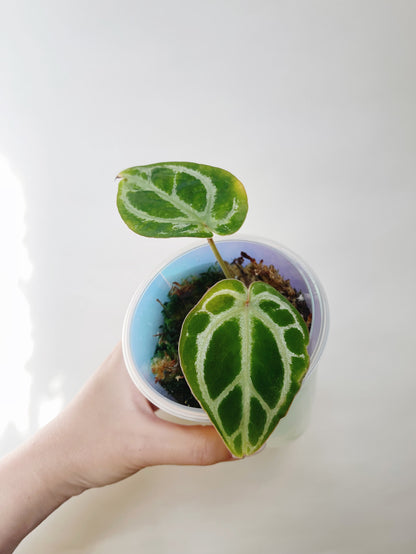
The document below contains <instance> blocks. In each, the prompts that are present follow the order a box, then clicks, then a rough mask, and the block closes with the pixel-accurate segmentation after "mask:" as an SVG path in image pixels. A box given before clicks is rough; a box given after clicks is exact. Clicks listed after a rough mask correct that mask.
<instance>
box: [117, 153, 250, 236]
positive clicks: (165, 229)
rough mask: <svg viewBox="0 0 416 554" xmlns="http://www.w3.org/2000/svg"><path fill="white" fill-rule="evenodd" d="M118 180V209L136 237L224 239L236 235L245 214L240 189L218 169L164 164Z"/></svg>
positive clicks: (135, 169) (139, 168)
mask: <svg viewBox="0 0 416 554" xmlns="http://www.w3.org/2000/svg"><path fill="white" fill-rule="evenodd" d="M118 177H119V179H120V181H119V186H118V195H117V207H118V210H119V212H120V215H121V217H122V219H123V220H124V222H125V223H126V224H127V225H128V227H130V229H132V230H133V231H134V232H135V233H138V234H139V235H144V236H146V237H161V238H163V237H205V238H209V237H212V236H213V234H214V233H216V234H218V235H229V234H232V233H235V232H236V231H238V229H239V228H240V227H241V225H242V224H243V222H244V219H245V217H246V215H247V209H248V205H247V195H246V192H245V189H244V186H243V185H242V183H241V182H240V181H239V180H238V179H237V178H236V177H234V175H232V174H231V173H229V172H228V171H225V170H224V169H220V168H217V167H211V166H208V165H201V164H196V163H191V162H164V163H158V164H151V165H145V166H137V167H131V168H129V169H125V170H124V171H122V172H121V173H120V174H119V175H118Z"/></svg>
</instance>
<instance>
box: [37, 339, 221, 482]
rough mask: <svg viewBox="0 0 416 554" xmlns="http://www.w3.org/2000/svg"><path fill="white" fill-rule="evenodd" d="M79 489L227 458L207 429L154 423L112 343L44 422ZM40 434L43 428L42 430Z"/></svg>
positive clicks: (213, 433)
mask: <svg viewBox="0 0 416 554" xmlns="http://www.w3.org/2000/svg"><path fill="white" fill-rule="evenodd" d="M50 427H51V428H50V430H49V432H50V433H51V435H52V438H51V440H54V439H53V436H54V435H55V437H56V438H57V439H59V442H60V443H61V444H62V450H63V451H65V458H66V460H67V462H66V464H67V463H68V464H69V466H70V468H71V469H70V472H69V478H70V480H71V483H73V485H74V486H75V488H77V487H78V489H79V490H81V491H82V490H84V489H86V488H91V487H98V486H102V485H107V484H110V483H114V482H116V481H119V480H121V479H124V478H125V477H128V476H129V475H132V474H133V473H135V472H137V471H138V470H140V469H142V468H144V467H146V466H153V465H159V464H181V465H190V464H193V465H208V464H214V463H217V462H221V461H226V460H230V459H231V458H232V456H231V454H230V452H229V451H228V449H227V448H226V446H225V445H224V443H223V441H222V439H221V438H220V436H219V434H218V433H217V431H216V430H215V428H214V427H212V426H200V425H194V426H184V425H178V424H174V423H171V422H167V421H164V420H162V419H160V418H159V417H158V416H157V415H156V413H155V407H154V406H152V404H150V403H149V402H148V400H147V399H146V398H145V397H144V396H143V395H142V394H141V393H140V392H139V391H138V390H137V388H136V387H135V386H134V384H133V383H132V381H131V379H130V377H129V375H128V373H127V370H126V368H125V365H124V360H123V355H122V350H121V346H120V345H118V346H117V347H116V348H115V350H114V351H113V352H112V354H111V355H110V356H109V357H108V358H107V360H106V361H105V362H104V363H103V364H102V366H101V367H100V368H99V370H98V371H97V372H96V373H95V374H94V375H93V376H92V378H91V379H90V380H89V381H88V382H87V384H86V385H85V387H84V388H83V389H82V390H81V392H80V393H79V394H78V395H77V396H76V398H75V399H74V401H73V402H72V403H71V404H70V405H69V406H68V407H67V408H66V409H65V410H64V411H63V412H62V413H61V414H60V415H59V416H58V417H57V418H56V420H54V421H53V422H52V423H51V424H50ZM45 431H46V430H45Z"/></svg>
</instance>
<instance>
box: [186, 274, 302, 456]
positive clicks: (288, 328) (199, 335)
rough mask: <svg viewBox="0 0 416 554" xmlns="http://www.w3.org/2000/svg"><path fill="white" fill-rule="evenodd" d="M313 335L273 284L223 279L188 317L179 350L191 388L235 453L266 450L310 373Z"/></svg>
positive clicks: (244, 453)
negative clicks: (305, 376) (310, 347)
mask: <svg viewBox="0 0 416 554" xmlns="http://www.w3.org/2000/svg"><path fill="white" fill-rule="evenodd" d="M308 342H309V333H308V330H307V327H306V325H305V322H304V321H303V319H302V317H301V316H300V314H299V312H298V311H297V310H296V309H295V308H294V307H293V306H292V305H291V304H290V302H289V301H288V300H287V299H286V298H284V297H283V296H282V295H281V294H280V293H278V292H277V291H276V290H275V289H274V288H273V287H271V286H270V285H267V284H265V283H262V282H255V283H253V284H252V285H250V288H248V289H247V287H246V286H245V285H244V284H243V283H241V282H240V281H237V280H236V279H225V280H223V281H220V282H219V283H217V284H215V285H214V286H213V287H212V288H211V289H210V290H209V291H208V292H207V293H206V294H205V295H204V297H203V298H202V299H201V300H200V301H199V302H198V304H197V305H196V306H195V308H193V310H192V311H191V312H190V313H189V314H188V315H187V317H186V319H185V321H184V324H183V327H182V333H181V337H180V341H179V356H180V362H181V366H182V370H183V372H184V375H185V377H186V379H187V381H188V384H189V386H190V387H191V390H192V392H193V394H194V396H195V397H196V398H197V400H198V401H199V402H200V404H201V405H202V406H203V408H204V409H205V411H206V412H207V413H208V415H209V417H210V419H211V421H212V422H213V424H214V425H215V427H216V428H217V429H218V431H219V433H220V434H221V436H222V437H223V439H224V442H225V443H226V445H227V446H228V448H229V449H230V451H231V452H232V453H233V454H234V455H235V456H238V457H241V456H246V455H249V454H252V453H253V452H255V451H256V450H258V449H259V448H260V447H261V445H262V444H263V443H264V442H265V441H266V439H267V438H268V436H269V435H270V434H271V432H272V431H273V430H274V428H275V427H276V425H277V424H278V422H279V420H280V419H281V418H282V417H283V416H284V415H285V414H286V413H287V410H288V409H289V406H290V404H291V402H292V400H293V398H294V396H295V395H296V393H297V392H298V390H299V388H300V385H301V382H302V379H303V377H304V375H305V374H306V371H307V368H308V364H309V356H308V352H307V349H306V347H307V344H308Z"/></svg>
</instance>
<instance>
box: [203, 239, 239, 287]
mask: <svg viewBox="0 0 416 554" xmlns="http://www.w3.org/2000/svg"><path fill="white" fill-rule="evenodd" d="M207 240H208V244H209V245H210V247H211V250H212V251H213V252H214V256H215V258H216V260H217V262H218V263H219V264H220V267H221V269H222V271H223V273H224V275H225V277H226V278H227V279H232V278H233V275H232V274H231V272H230V270H229V269H228V267H227V265H226V263H225V262H224V260H223V259H222V258H221V254H220V253H219V252H218V248H217V247H216V245H215V242H214V240H213V239H211V238H210V239H207Z"/></svg>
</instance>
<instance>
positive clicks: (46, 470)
mask: <svg viewBox="0 0 416 554" xmlns="http://www.w3.org/2000/svg"><path fill="white" fill-rule="evenodd" d="M61 438H62V437H60V436H59V435H58V434H56V433H55V429H54V425H50V426H47V427H46V428H44V429H42V430H41V431H39V432H38V433H37V434H35V435H34V437H33V438H31V439H29V440H28V441H27V442H25V443H24V444H23V445H21V446H20V447H19V448H17V449H16V450H15V451H14V452H12V453H10V454H9V455H7V456H5V458H4V459H3V460H1V461H0V490H1V494H0V513H1V514H2V517H1V518H0V552H2V553H3V552H4V553H9V552H13V550H14V549H15V548H16V546H17V545H18V544H19V542H20V541H21V540H22V539H23V538H24V537H25V536H26V535H27V534H28V533H29V532H30V531H32V530H33V529H34V528H35V527H37V525H39V523H41V522H42V521H43V520H44V519H45V518H46V517H47V516H48V515H49V514H51V513H52V512H53V511H54V510H55V509H56V508H58V507H59V506H60V505H61V504H63V503H64V502H65V501H66V500H68V499H69V498H70V497H71V496H74V495H76V494H79V493H80V492H82V488H81V487H79V486H76V485H75V484H74V482H73V480H72V478H71V475H72V473H71V465H70V461H69V460H68V457H67V459H65V451H62V450H61Z"/></svg>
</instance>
